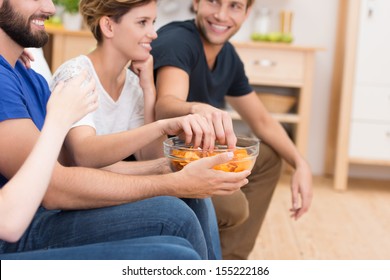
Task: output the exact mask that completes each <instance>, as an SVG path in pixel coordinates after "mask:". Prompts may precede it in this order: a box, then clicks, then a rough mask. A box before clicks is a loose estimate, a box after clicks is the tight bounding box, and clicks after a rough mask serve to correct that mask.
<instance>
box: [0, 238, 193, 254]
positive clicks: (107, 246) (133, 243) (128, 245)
mask: <svg viewBox="0 0 390 280" xmlns="http://www.w3.org/2000/svg"><path fill="white" fill-rule="evenodd" d="M0 259H1V260H200V256H199V255H198V253H196V252H195V250H194V249H193V248H192V246H191V244H190V243H189V242H188V241H187V240H186V239H184V238H181V237H176V236H149V237H140V238H133V239H129V240H122V241H112V242H104V243H96V244H90V245H84V246H77V247H68V248H57V249H48V250H36V251H29V252H20V253H9V254H2V255H0Z"/></svg>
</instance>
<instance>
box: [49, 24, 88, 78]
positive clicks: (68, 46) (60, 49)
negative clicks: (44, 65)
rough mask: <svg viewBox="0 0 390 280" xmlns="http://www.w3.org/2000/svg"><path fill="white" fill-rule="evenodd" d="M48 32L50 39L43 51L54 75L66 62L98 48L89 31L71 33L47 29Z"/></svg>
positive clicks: (58, 29) (60, 29) (63, 30)
mask: <svg viewBox="0 0 390 280" xmlns="http://www.w3.org/2000/svg"><path fill="white" fill-rule="evenodd" d="M46 31H47V32H48V33H49V35H50V39H49V42H48V44H46V46H45V47H44V48H43V51H44V53H45V58H46V60H47V62H48V64H49V66H50V69H51V71H52V72H53V73H54V71H55V70H56V69H57V68H58V66H60V65H61V64H62V63H64V62H65V61H67V60H69V59H71V58H73V57H76V56H78V55H80V54H87V53H89V52H90V51H91V50H93V49H94V48H95V46H96V40H95V38H94V37H93V35H92V33H91V32H90V31H89V30H80V31H70V30H66V29H63V28H51V27H46Z"/></svg>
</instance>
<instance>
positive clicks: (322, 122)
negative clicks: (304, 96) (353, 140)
mask: <svg viewBox="0 0 390 280" xmlns="http://www.w3.org/2000/svg"><path fill="white" fill-rule="evenodd" d="M191 2H192V0H160V3H159V14H158V19H157V22H156V27H157V28H158V27H160V26H161V25H163V24H165V23H167V22H169V21H172V20H175V19H177V20H182V19H188V18H192V17H193V15H192V14H191V12H190V10H189V7H190V5H191ZM264 7H266V8H268V9H269V10H270V12H271V13H270V28H269V29H270V31H279V12H280V11H281V10H289V11H292V12H293V21H292V34H293V36H294V44H296V45H302V46H307V47H318V48H320V49H321V50H319V51H318V52H316V58H315V73H314V81H313V94H312V103H311V114H310V116H311V119H310V127H309V141H308V153H307V160H308V162H309V163H310V165H311V167H312V171H313V173H314V174H315V175H323V174H324V173H325V157H326V153H327V150H328V143H327V135H328V133H329V129H328V125H329V118H330V106H332V104H330V97H331V90H332V82H333V80H332V78H333V77H332V75H333V67H334V55H335V47H336V36H337V33H338V31H339V27H338V22H337V21H338V9H339V0H327V1H312V0H276V1H275V0H256V2H255V6H254V9H253V11H252V13H251V15H250V17H249V19H248V20H247V21H246V22H245V24H244V26H243V27H242V28H241V30H240V32H239V33H237V34H236V35H235V36H234V37H233V40H236V41H248V40H250V35H251V33H252V32H253V30H254V27H253V26H254V22H255V15H256V12H257V11H259V10H260V9H261V8H264ZM331 129H334V130H336V129H337V128H336V127H334V128H331ZM388 171H389V170H388V167H377V166H375V167H373V166H366V165H363V166H360V165H357V166H353V165H352V166H350V169H349V174H350V175H351V176H352V177H374V178H379V179H382V178H386V179H388V178H390V175H389V172H388Z"/></svg>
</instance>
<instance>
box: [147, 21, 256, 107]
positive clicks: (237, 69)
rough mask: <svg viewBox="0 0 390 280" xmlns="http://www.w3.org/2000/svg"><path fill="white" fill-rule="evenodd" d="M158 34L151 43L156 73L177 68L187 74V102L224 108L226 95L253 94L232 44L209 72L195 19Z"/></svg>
mask: <svg viewBox="0 0 390 280" xmlns="http://www.w3.org/2000/svg"><path fill="white" fill-rule="evenodd" d="M157 33H158V38H157V39H156V40H154V41H153V42H152V48H153V49H152V55H153V60H154V70H155V72H156V70H158V69H159V68H160V67H163V66H174V67H178V68H180V69H182V70H184V71H185V72H187V74H188V75H189V77H190V89H189V94H188V98H187V101H197V102H203V103H207V104H210V105H213V106H215V107H217V108H223V107H224V105H225V101H224V99H225V96H226V95H228V96H242V95H246V94H248V93H250V92H252V90H253V89H252V87H251V86H250V85H249V81H248V78H247V76H246V75H245V70H244V65H243V63H242V61H241V59H240V58H239V56H238V54H237V52H236V51H235V49H234V47H233V45H232V44H231V43H229V42H227V43H225V44H224V46H223V48H222V49H221V51H220V53H219V54H218V56H217V59H216V62H215V67H214V69H212V70H210V69H209V67H208V64H207V60H206V56H205V53H204V49H203V44H202V40H201V37H200V34H199V31H198V30H197V27H196V25H195V21H194V20H187V21H180V22H179V21H177V22H171V23H169V24H167V25H165V26H163V27H161V28H160V29H159V30H158V32H157ZM155 74H156V73H155ZM155 76H156V75H155Z"/></svg>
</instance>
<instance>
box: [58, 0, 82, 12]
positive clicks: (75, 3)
mask: <svg viewBox="0 0 390 280" xmlns="http://www.w3.org/2000/svg"><path fill="white" fill-rule="evenodd" d="M57 1H58V4H59V5H61V6H63V7H64V11H65V12H68V13H71V14H74V13H78V11H79V0H57Z"/></svg>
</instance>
